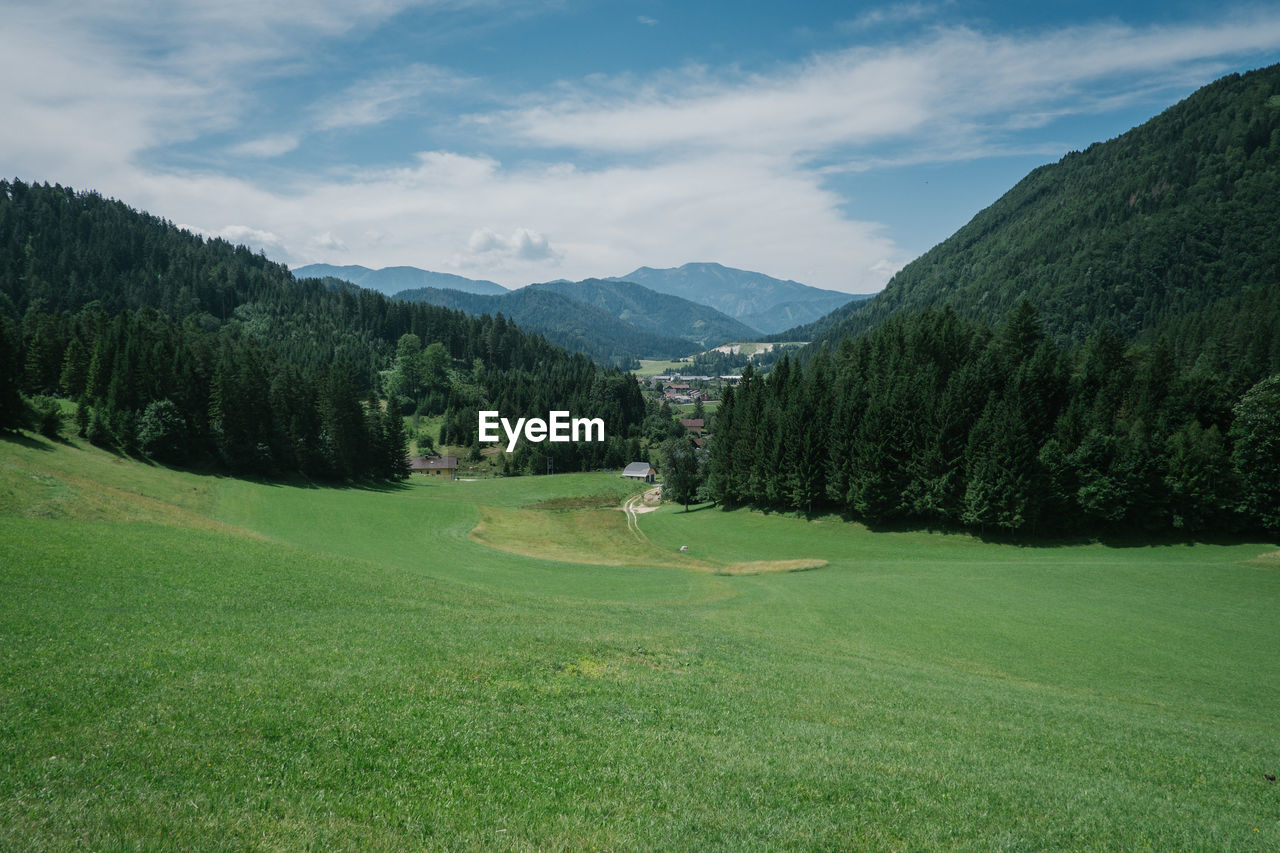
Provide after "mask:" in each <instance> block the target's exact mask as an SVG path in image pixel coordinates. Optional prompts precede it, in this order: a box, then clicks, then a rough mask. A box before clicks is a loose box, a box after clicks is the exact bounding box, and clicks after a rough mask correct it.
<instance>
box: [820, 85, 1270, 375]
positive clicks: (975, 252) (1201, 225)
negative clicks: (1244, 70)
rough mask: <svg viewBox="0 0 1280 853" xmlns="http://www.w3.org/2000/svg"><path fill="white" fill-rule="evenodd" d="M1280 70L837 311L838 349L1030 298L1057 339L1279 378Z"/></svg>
mask: <svg viewBox="0 0 1280 853" xmlns="http://www.w3.org/2000/svg"><path fill="white" fill-rule="evenodd" d="M1277 199H1280V65H1277V66H1271V67H1269V68H1264V69H1261V70H1258V71H1253V72H1250V73H1248V74H1244V75H1237V74H1233V75H1230V76H1228V77H1224V78H1222V79H1221V80H1218V81H1216V82H1214V83H1212V84H1210V85H1208V86H1206V87H1204V88H1202V89H1200V90H1199V91H1197V92H1196V93H1194V94H1193V95H1191V96H1190V97H1188V98H1187V99H1186V100H1184V101H1182V102H1181V103H1179V104H1177V105H1175V106H1173V107H1170V108H1169V109H1168V110H1166V111H1165V112H1163V113H1162V114H1160V115H1158V116H1156V117H1155V118H1153V119H1151V120H1150V121H1148V122H1146V123H1145V124H1143V125H1141V126H1139V127H1136V128H1134V129H1132V130H1130V131H1128V132H1127V133H1125V134H1123V135H1121V136H1119V137H1117V138H1115V139H1113V140H1111V141H1109V142H1102V143H1098V144H1095V145H1092V146H1090V147H1089V148H1088V149H1087V150H1085V151H1083V152H1076V153H1072V154H1068V155H1067V156H1066V157H1064V158H1063V159H1062V160H1061V161H1060V162H1058V163H1055V164H1051V165H1047V166H1043V167H1041V168H1039V169H1036V170H1035V171H1033V172H1031V174H1029V175H1027V177H1026V178H1024V179H1023V180H1022V181H1020V182H1019V183H1018V184H1017V185H1016V186H1015V187H1014V188H1013V189H1011V190H1010V191H1009V192H1007V193H1006V194H1005V195H1004V196H1003V197H1002V198H1000V199H999V200H998V201H997V202H996V203H995V204H993V205H991V206H990V207H988V208H987V209H986V210H983V211H982V212H981V213H979V214H978V215H977V216H975V217H974V218H973V220H972V221H970V222H969V223H968V224H967V225H965V226H964V227H963V228H961V229H960V230H959V231H957V232H956V233H955V234H954V235H953V236H952V237H950V238H949V239H947V240H945V241H944V242H942V243H941V244H939V245H938V246H936V247H934V248H933V249H932V250H930V251H929V252H927V253H926V254H924V255H923V256H921V257H920V258H919V259H917V260H915V261H913V262H912V263H910V264H908V265H907V266H906V267H904V268H903V269H902V270H901V271H900V272H899V273H898V274H897V275H896V276H894V278H893V280H892V281H890V282H889V285H888V286H887V287H886V288H885V290H884V291H883V292H882V293H881V294H880V295H878V296H877V297H876V298H875V299H873V300H871V302H870V303H868V304H867V305H865V306H861V307H860V306H855V305H849V306H845V308H842V309H840V311H838V312H835V315H834V317H833V318H832V319H834V320H838V321H839V322H835V323H833V324H832V325H831V327H830V328H828V329H827V330H826V331H825V332H823V333H822V335H821V336H820V337H819V338H818V340H820V341H823V342H826V343H827V344H828V345H830V346H832V347H833V348H834V347H835V346H836V345H837V344H838V342H839V341H840V339H841V338H843V337H846V336H848V335H856V334H859V333H861V332H863V331H866V330H867V329H870V328H874V327H875V326H877V325H879V324H880V323H883V322H884V321H885V320H886V318H888V317H890V316H893V315H895V314H900V313H903V312H911V311H919V310H921V309H924V308H929V307H940V306H943V305H951V306H953V307H954V308H955V310H956V311H957V312H958V313H959V314H961V315H962V316H964V317H969V318H973V319H978V320H983V321H985V322H987V323H992V324H994V323H996V322H999V320H1000V318H1001V317H1003V316H1004V314H1005V313H1006V312H1007V311H1008V310H1009V309H1010V308H1012V307H1013V306H1014V305H1015V304H1016V303H1017V302H1018V300H1019V299H1021V298H1023V297H1025V298H1027V299H1028V300H1030V301H1031V303H1032V304H1033V305H1034V306H1035V307H1036V308H1037V309H1038V310H1039V312H1040V316H1041V317H1042V318H1043V322H1044V326H1045V329H1046V330H1047V331H1048V333H1049V334H1050V335H1051V336H1052V337H1054V338H1055V339H1058V340H1061V341H1064V342H1065V341H1071V342H1074V343H1080V342H1082V341H1084V340H1085V339H1086V338H1088V337H1089V336H1090V335H1092V334H1093V333H1094V331H1095V330H1096V329H1098V328H1100V327H1101V326H1103V325H1109V326H1110V327H1111V328H1112V329H1114V330H1115V331H1116V333H1117V334H1119V335H1120V336H1121V337H1122V338H1124V339H1125V340H1135V339H1138V338H1140V337H1141V338H1143V339H1144V340H1146V341H1148V342H1149V341H1152V340H1154V339H1155V338H1157V337H1159V336H1160V335H1161V334H1164V335H1166V336H1167V338H1168V339H1169V342H1170V345H1171V346H1172V347H1173V348H1174V349H1175V350H1176V351H1177V352H1178V353H1180V354H1189V353H1195V352H1198V351H1201V350H1206V349H1207V356H1206V357H1208V358H1212V359H1215V360H1216V362H1217V363H1218V364H1219V365H1221V366H1228V365H1229V363H1230V362H1238V361H1241V360H1244V361H1247V362H1248V365H1247V366H1245V367H1244V368H1243V372H1244V374H1247V375H1256V374H1257V373H1258V372H1259V370H1260V369H1262V366H1263V365H1264V364H1270V365H1271V367H1270V369H1271V370H1275V369H1278V368H1280V364H1278V363H1277V361H1276V358H1277V355H1278V354H1280V353H1278V352H1277V349H1276V347H1275V345H1274V342H1275V341H1276V340H1277V339H1280V208H1278V202H1277Z"/></svg>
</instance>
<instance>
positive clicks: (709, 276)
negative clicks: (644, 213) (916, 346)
mask: <svg viewBox="0 0 1280 853" xmlns="http://www.w3.org/2000/svg"><path fill="white" fill-rule="evenodd" d="M609 280H610V281H630V282H634V283H635V284H640V285H644V286H645V287H647V288H649V289H650V290H655V291H657V292H659V293H667V294H670V295H672V296H679V297H682V298H684V299H688V300H691V301H693V302H698V303H701V304H703V305H708V306H710V307H712V308H715V309H716V310H717V311H720V312H722V313H723V314H725V315H727V316H729V317H732V318H734V319H735V320H738V321H739V322H741V323H745V324H746V325H748V326H750V327H751V328H753V329H759V330H761V331H762V332H768V333H776V332H781V331H783V330H785V329H787V328H789V327H792V326H795V325H797V324H798V323H805V322H809V321H812V320H816V319H818V318H820V317H822V316H824V315H826V314H828V313H830V312H831V311H834V310H835V309H836V308H838V307H839V306H841V305H844V304H845V303H846V302H849V301H850V300H853V299H863V298H865V297H861V296H855V295H853V294H849V293H840V292H837V291H834V290H823V289H821V288H818V287H810V286H809V285H807V284H801V283H800V282H798V281H783V280H782V279H778V278H774V277H773V276H769V275H765V274H764V273H758V272H751V271H749V270H739V269H734V268H733V267H726V266H724V265H723V264H714V263H690V264H685V265H684V266H680V267H674V268H671V269H653V268H652V267H640V268H639V269H636V270H632V271H631V272H630V273H628V274H627V275H624V276H611V277H610V278H609ZM787 340H808V338H787Z"/></svg>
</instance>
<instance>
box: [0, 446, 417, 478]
mask: <svg viewBox="0 0 1280 853" xmlns="http://www.w3.org/2000/svg"><path fill="white" fill-rule="evenodd" d="M0 441H3V442H5V443H7V444H13V445H17V446H19V447H25V448H27V449H28V450H39V451H42V452H44V453H49V452H51V451H53V450H55V449H56V447H55V445H61V446H62V447H65V448H67V449H68V450H84V449H85V445H87V446H91V447H95V448H97V449H98V450H101V451H102V452H104V453H108V454H110V455H111V456H114V457H116V458H117V459H120V460H126V459H127V460H129V461H130V462H134V463H137V464H139V465H146V466H148V467H150V468H163V469H165V470H168V471H177V472H180V473H184V474H195V475H197V476H201V477H213V478H215V479H219V480H243V481H245V482H248V483H257V484H258V485H262V486H271V487H275V488H296V489H317V490H319V489H340V490H356V491H362V492H400V491H407V490H408V489H409V483H408V481H403V482H400V481H395V482H393V481H387V480H323V479H312V478H310V477H306V476H304V475H302V474H279V475H274V476H273V475H263V474H248V473H235V472H229V471H226V470H223V469H220V468H216V467H214V466H212V465H208V464H192V465H182V464H178V463H173V462H164V461H161V460H158V459H152V458H151V457H149V456H145V455H143V454H141V453H129V452H127V451H125V450H122V449H121V448H119V447H116V446H103V445H96V444H94V445H90V444H89V443H88V442H87V441H84V440H83V439H82V440H80V441H84V445H82V444H81V443H80V441H73V440H71V439H69V438H66V437H65V436H63V435H58V436H57V437H56V438H48V437H47V436H42V435H38V434H28V433H25V432H0Z"/></svg>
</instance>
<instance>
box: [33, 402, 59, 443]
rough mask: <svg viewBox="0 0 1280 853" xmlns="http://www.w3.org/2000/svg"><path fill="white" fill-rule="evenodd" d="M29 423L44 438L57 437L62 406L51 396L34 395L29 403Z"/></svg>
mask: <svg viewBox="0 0 1280 853" xmlns="http://www.w3.org/2000/svg"><path fill="white" fill-rule="evenodd" d="M30 407H31V423H32V424H34V425H35V428H36V430H37V431H38V432H39V433H40V434H41V435H43V436H44V437H46V438H57V437H58V434H59V433H60V432H61V431H62V406H60V405H59V404H58V401H57V400H55V399H54V398H52V397H44V396H40V397H34V398H32V400H31V403H30Z"/></svg>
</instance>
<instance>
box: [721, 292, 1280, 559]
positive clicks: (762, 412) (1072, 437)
mask: <svg viewBox="0 0 1280 853" xmlns="http://www.w3.org/2000/svg"><path fill="white" fill-rule="evenodd" d="M1208 364H1209V361H1208V360H1206V359H1194V360H1192V361H1191V362H1190V363H1186V362H1183V363H1181V364H1180V363H1179V361H1178V360H1177V359H1176V357H1175V352H1174V348H1173V347H1172V346H1171V345H1170V344H1169V343H1168V342H1167V341H1166V340H1165V339H1164V338H1157V339H1156V340H1155V341H1153V342H1151V343H1150V344H1149V345H1133V346H1131V345H1129V344H1127V343H1126V342H1125V340H1124V339H1123V338H1122V337H1120V335H1119V334H1118V333H1116V332H1114V331H1112V330H1111V329H1108V328H1104V329H1102V330H1100V331H1098V332H1097V333H1095V334H1094V335H1092V336H1091V337H1089V338H1088V339H1087V340H1086V341H1085V342H1084V343H1083V344H1082V345H1080V346H1076V347H1069V346H1066V345H1063V344H1060V343H1058V342H1057V341H1055V340H1054V339H1053V338H1051V337H1049V336H1048V335H1046V333H1045V331H1044V328H1043V325H1042V323H1041V321H1040V318H1039V315H1038V313H1037V311H1036V310H1035V309H1034V308H1033V307H1032V306H1031V304H1030V303H1029V302H1027V301H1025V300H1024V301H1022V302H1021V303H1019V304H1018V305H1017V307H1015V308H1014V309H1013V310H1012V311H1011V312H1010V314H1009V315H1008V317H1007V318H1006V319H1005V321H1004V322H1003V324H1002V325H1001V326H1000V327H998V328H997V329H995V330H992V329H991V328H990V327H988V326H986V325H984V324H982V323H980V322H978V321H974V320H967V319H964V318H962V317H961V316H960V315H958V314H957V313H956V312H954V311H952V310H950V309H944V310H941V311H937V310H927V311H924V312H922V313H920V314H915V315H899V316H896V317H892V318H889V319H888V320H887V321H885V323H884V324H883V325H881V326H880V327H878V328H876V329H874V330H872V331H870V332H868V333H866V334H864V335H862V336H861V337H858V338H855V339H845V340H843V341H842V342H841V343H840V346H839V348H838V349H837V350H835V351H834V352H829V351H827V350H826V349H822V350H821V351H819V352H818V353H817V354H816V355H814V357H813V358H812V359H810V360H809V361H808V362H807V363H802V362H798V361H794V360H791V359H783V360H782V361H780V362H779V363H778V365H777V366H776V367H775V369H774V370H773V371H772V372H771V373H770V374H769V375H768V376H762V375H760V374H759V373H757V372H755V371H754V370H753V369H752V368H750V367H748V369H747V370H746V371H744V374H743V378H742V381H741V383H740V384H739V385H738V387H737V388H735V389H730V390H728V391H727V392H726V394H725V396H724V399H723V401H722V402H721V404H720V407H719V409H718V410H717V411H716V414H715V433H714V437H713V438H712V440H711V449H710V453H709V458H708V459H707V464H706V482H705V486H704V488H705V494H706V496H708V497H710V498H712V499H715V500H718V501H721V502H723V503H724V504H726V505H729V506H734V505H744V504H751V505H756V506H765V507H778V508H787V509H793V510H801V511H805V512H814V511H833V510H834V511H839V512H844V513H847V514H849V515H850V516H852V517H856V518H859V519H863V520H865V521H868V522H871V523H874V524H897V523H915V524H918V523H925V524H939V525H946V526H963V527H968V528H972V529H976V530H980V531H987V532H996V531H1004V532H1009V533H1030V534H1033V535H1038V534H1045V535H1049V534H1073V533H1078V532H1099V531H1105V530H1120V529H1125V530H1135V529H1139V530H1148V531H1166V530H1171V529H1172V530H1182V531H1187V532H1200V531H1230V530H1242V529H1265V530H1270V531H1276V530H1280V375H1273V376H1270V377H1255V378H1254V379H1252V380H1250V379H1240V378H1236V379H1234V380H1233V379H1232V378H1230V377H1224V376H1222V375H1220V374H1218V373H1217V372H1215V371H1214V370H1212V369H1211V367H1209V366H1207V365H1208Z"/></svg>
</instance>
